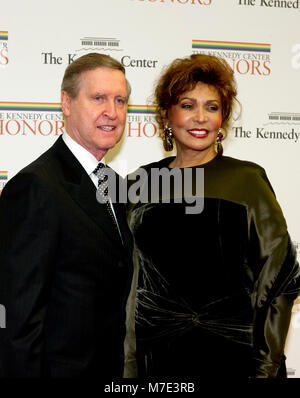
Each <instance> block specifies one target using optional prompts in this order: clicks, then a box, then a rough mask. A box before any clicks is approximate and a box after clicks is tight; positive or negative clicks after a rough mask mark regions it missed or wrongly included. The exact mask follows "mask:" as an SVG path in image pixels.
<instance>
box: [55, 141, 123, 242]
mask: <svg viewBox="0 0 300 398" xmlns="http://www.w3.org/2000/svg"><path fill="white" fill-rule="evenodd" d="M53 150H54V152H55V153H56V155H57V156H58V158H59V161H60V163H61V165H62V173H63V175H62V181H61V182H62V184H63V186H64V187H65V189H66V190H67V191H68V193H69V195H70V196H71V197H72V198H73V200H74V201H75V202H76V203H77V204H78V205H79V206H80V207H81V208H82V209H83V210H84V212H85V213H86V214H87V215H88V216H89V217H90V218H91V219H92V220H93V221H94V222H95V223H96V224H97V225H98V227H99V228H100V229H102V230H103V231H104V233H105V235H107V236H108V237H109V238H110V239H111V240H112V241H113V242H114V243H115V244H119V245H122V243H121V239H120V237H119V234H118V231H117V230H116V228H115V226H114V225H113V223H112V220H111V218H110V216H109V214H108V212H107V209H106V208H105V205H104V204H101V203H99V202H98V201H97V199H96V187H95V185H94V184H93V182H92V181H91V179H90V177H89V176H88V174H87V173H86V171H85V170H84V168H83V167H82V166H81V164H80V163H79V161H78V160H77V159H76V158H75V156H74V155H73V153H72V152H71V151H70V150H69V148H68V147H67V146H66V144H65V143H64V141H63V140H62V137H59V138H58V140H57V141H56V143H55V144H54V146H53Z"/></svg>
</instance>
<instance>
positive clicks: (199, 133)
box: [188, 129, 208, 138]
mask: <svg viewBox="0 0 300 398" xmlns="http://www.w3.org/2000/svg"><path fill="white" fill-rule="evenodd" d="M188 133H189V134H191V135H192V136H193V137H195V138H205V137H207V136H208V130H206V129H191V130H188Z"/></svg>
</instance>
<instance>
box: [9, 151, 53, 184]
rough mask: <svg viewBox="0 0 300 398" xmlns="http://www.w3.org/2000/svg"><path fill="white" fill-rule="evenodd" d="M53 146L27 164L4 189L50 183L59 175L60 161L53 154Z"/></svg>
mask: <svg viewBox="0 0 300 398" xmlns="http://www.w3.org/2000/svg"><path fill="white" fill-rule="evenodd" d="M53 147H54V145H53V146H51V147H50V148H49V149H48V150H46V151H45V152H44V153H42V154H41V155H40V156H39V157H38V158H36V159H35V160H33V161H32V162H31V163H29V164H28V165H26V166H25V167H24V168H22V169H21V170H20V171H18V172H17V174H16V175H15V176H14V177H12V178H11V179H10V180H9V181H8V183H7V184H6V185H5V188H4V191H5V190H8V189H16V187H17V186H18V187H19V189H21V188H22V187H25V186H27V187H28V186H29V185H34V184H35V185H48V184H49V181H51V180H52V181H53V179H54V176H55V175H57V170H58V162H57V161H56V158H55V156H54V154H53V152H54V151H53Z"/></svg>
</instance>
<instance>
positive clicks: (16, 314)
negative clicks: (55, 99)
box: [0, 53, 132, 378]
mask: <svg viewBox="0 0 300 398" xmlns="http://www.w3.org/2000/svg"><path fill="white" fill-rule="evenodd" d="M129 94H130V86H129V83H128V82H127V80H126V78H125V70H124V67H123V66H122V65H121V64H120V63H119V62H118V61H116V60H115V59H113V58H111V57H109V56H108V55H103V54H96V53H90V54H87V55H84V56H82V57H80V58H78V59H76V60H75V61H74V62H73V63H72V64H70V65H69V66H68V67H67V69H66V71H65V74H64V78H63V82H62V91H61V103H62V110H63V113H64V116H65V130H66V131H65V132H64V134H63V135H62V136H60V137H59V138H58V139H57V141H56V142H55V143H54V145H53V146H52V147H51V148H50V149H49V150H48V151H47V152H45V153H44V154H43V155H41V156H40V157H39V158H38V159H37V160H35V161H34V162H33V163H31V164H30V165H29V166H27V167H25V168H24V169H23V170H22V171H20V172H19V173H18V174H17V175H16V176H15V177H14V178H12V179H11V180H10V181H9V182H8V183H7V185H6V187H5V189H4V190H3V192H2V195H1V199H0V303H1V305H3V306H4V307H5V311H6V328H5V329H4V328H2V329H0V369H1V374H2V376H4V377H52V378H56V377H103V376H122V372H123V360H124V354H123V343H124V336H125V306H126V301H127V296H128V293H129V289H130V283H131V278H132V262H131V250H132V240H131V239H132V238H131V235H130V232H129V229H128V226H127V223H126V216H125V210H124V204H120V203H119V204H118V203H113V204H112V203H110V206H111V214H110V213H109V212H108V210H107V206H106V204H103V203H99V202H98V201H97V200H96V190H97V187H98V177H97V173H96V174H95V173H93V171H94V170H95V169H96V168H97V169H98V167H97V166H98V162H100V160H103V157H104V155H105V154H106V152H107V151H108V150H109V149H110V148H113V147H114V145H115V144H116V143H117V142H118V141H119V140H120V139H121V137H122V134H123V131H124V127H125V122H126V110H127V102H128V97H129Z"/></svg>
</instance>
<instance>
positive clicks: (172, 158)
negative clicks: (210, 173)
mask: <svg viewBox="0 0 300 398" xmlns="http://www.w3.org/2000/svg"><path fill="white" fill-rule="evenodd" d="M221 157H222V156H221V155H219V154H216V156H214V157H213V158H212V159H210V160H209V161H208V162H205V163H202V164H198V165H194V166H186V167H170V166H169V165H170V163H172V162H173V160H174V159H175V156H170V157H168V158H165V160H168V163H167V165H166V166H167V167H168V169H187V168H194V167H205V166H208V165H209V164H211V163H213V162H214V161H215V160H217V159H220V158H221Z"/></svg>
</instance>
